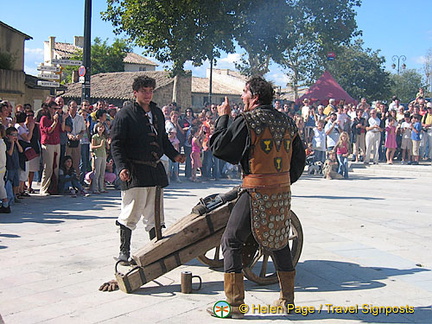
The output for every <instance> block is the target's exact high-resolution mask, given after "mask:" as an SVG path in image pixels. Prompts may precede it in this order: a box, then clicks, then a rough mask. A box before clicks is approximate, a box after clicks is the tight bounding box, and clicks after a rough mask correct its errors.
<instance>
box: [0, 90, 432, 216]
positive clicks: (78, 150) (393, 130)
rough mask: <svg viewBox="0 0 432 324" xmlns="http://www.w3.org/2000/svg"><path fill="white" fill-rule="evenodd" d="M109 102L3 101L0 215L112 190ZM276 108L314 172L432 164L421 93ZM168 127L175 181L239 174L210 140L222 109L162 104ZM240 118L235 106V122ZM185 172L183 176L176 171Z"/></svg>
mask: <svg viewBox="0 0 432 324" xmlns="http://www.w3.org/2000/svg"><path fill="white" fill-rule="evenodd" d="M130 104H131V102H125V103H124V104H123V107H115V106H114V105H110V104H108V103H107V102H105V101H102V100H101V101H98V102H96V103H95V104H93V105H92V104H90V102H89V101H87V100H84V101H83V102H82V103H81V104H80V105H78V103H77V102H76V101H74V100H72V101H70V102H68V103H67V105H65V102H64V99H63V98H62V97H52V96H49V97H48V98H47V99H46V100H45V102H44V103H43V104H42V105H41V107H40V109H37V110H36V111H35V110H34V109H33V107H32V106H31V105H30V104H25V105H20V104H18V105H16V106H15V107H13V106H12V105H11V104H10V103H9V102H8V101H1V102H0V137H1V138H0V173H2V174H3V176H1V177H0V199H1V206H0V213H8V212H10V205H11V204H13V203H19V202H20V200H21V199H23V198H25V197H28V196H30V194H34V193H36V191H35V189H33V183H34V182H35V181H37V182H40V191H39V194H40V195H51V194H68V195H71V197H76V196H77V195H83V196H88V195H89V194H101V193H102V194H103V193H106V192H107V191H106V185H107V184H111V185H113V186H114V187H115V188H117V187H118V184H117V182H118V177H117V175H116V170H115V165H114V164H113V161H112V158H111V155H110V142H111V140H110V127H111V121H112V120H113V119H114V118H115V115H116V113H117V111H118V109H127V108H124V107H127V106H128V105H130ZM274 107H275V109H277V110H279V111H281V112H284V113H286V114H287V115H289V116H290V117H291V118H293V119H294V121H295V123H296V125H297V127H298V129H299V134H300V136H301V138H302V140H303V142H304V145H305V148H306V153H307V155H308V164H309V166H310V167H309V169H310V170H311V172H315V173H316V172H317V171H319V173H324V175H325V176H326V177H327V178H342V177H343V178H348V161H349V160H351V161H353V162H362V163H364V164H370V163H374V164H376V163H379V162H385V163H387V164H393V163H394V162H395V161H400V163H401V164H418V163H419V162H420V161H431V158H432V126H431V125H432V103H431V102H427V101H426V100H425V99H424V98H423V93H422V91H420V92H419V93H418V94H417V97H416V99H415V100H414V101H412V102H410V103H409V104H408V105H406V106H404V105H402V104H401V103H400V101H399V99H398V98H397V97H393V98H392V101H391V103H390V104H389V105H386V104H385V103H383V102H380V101H375V102H373V103H372V104H369V103H368V102H367V101H366V99H365V98H362V99H361V100H360V103H359V104H358V105H354V104H351V103H345V102H344V101H343V100H339V101H337V99H336V98H332V99H330V100H329V101H328V104H326V105H323V104H321V103H320V102H310V101H309V100H308V99H305V100H304V101H303V102H302V105H300V106H299V107H296V106H295V105H294V103H290V104H288V103H284V104H282V102H281V101H279V100H276V101H275V103H274ZM161 109H162V111H163V113H164V116H165V130H166V133H167V135H168V138H169V140H170V141H171V143H172V144H173V145H174V147H175V148H176V149H177V150H179V151H180V152H182V153H184V154H185V156H186V162H185V164H184V166H183V167H182V168H180V165H179V163H178V162H172V161H170V160H169V159H168V158H167V157H165V156H164V157H162V159H161V160H162V163H164V166H165V169H166V171H167V174H168V177H169V179H170V181H172V182H177V183H181V182H182V181H192V182H200V181H208V180H219V179H221V178H240V176H241V175H240V169H239V167H238V166H237V165H232V164H230V163H227V162H224V161H221V160H219V159H217V158H216V157H214V156H213V154H212V152H211V150H210V148H209V139H210V137H211V135H212V133H213V131H214V125H215V121H216V119H217V117H218V116H217V106H216V105H215V104H209V105H207V106H206V107H204V108H202V109H200V110H199V111H197V110H194V109H192V108H186V109H185V110H184V112H182V108H181V107H179V106H177V105H176V104H175V103H171V104H168V105H165V106H163V107H162V108H161ZM241 112H242V104H234V105H233V106H232V112H231V119H232V120H233V119H234V118H235V117H236V116H237V115H238V114H239V113H241ZM180 170H182V172H181V171H180Z"/></svg>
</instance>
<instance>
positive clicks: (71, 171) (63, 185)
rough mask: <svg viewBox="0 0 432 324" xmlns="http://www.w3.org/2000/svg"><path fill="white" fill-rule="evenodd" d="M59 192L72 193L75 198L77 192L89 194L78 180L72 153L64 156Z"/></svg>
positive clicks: (60, 172) (60, 170) (60, 169)
mask: <svg viewBox="0 0 432 324" xmlns="http://www.w3.org/2000/svg"><path fill="white" fill-rule="evenodd" d="M59 193H60V194H67V193H70V194H71V195H72V197H73V198H76V193H80V194H82V195H83V196H87V195H88V194H87V192H85V191H84V189H83V187H82V185H81V183H80V182H79V180H78V177H77V174H76V171H75V168H74V167H73V160H72V157H71V156H70V155H66V156H65V157H64V158H63V163H62V165H61V166H60V168H59Z"/></svg>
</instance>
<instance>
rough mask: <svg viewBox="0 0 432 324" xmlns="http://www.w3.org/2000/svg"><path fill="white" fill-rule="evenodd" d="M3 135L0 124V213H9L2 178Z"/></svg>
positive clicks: (4, 133) (3, 166)
mask: <svg viewBox="0 0 432 324" xmlns="http://www.w3.org/2000/svg"><path fill="white" fill-rule="evenodd" d="M5 135H6V132H5V128H4V126H3V125H2V124H0V199H1V201H2V204H1V207H0V213H10V212H11V209H10V206H9V200H8V198H7V193H6V188H5V181H4V176H5V173H6V144H5V141H4V140H3V138H4V137H5Z"/></svg>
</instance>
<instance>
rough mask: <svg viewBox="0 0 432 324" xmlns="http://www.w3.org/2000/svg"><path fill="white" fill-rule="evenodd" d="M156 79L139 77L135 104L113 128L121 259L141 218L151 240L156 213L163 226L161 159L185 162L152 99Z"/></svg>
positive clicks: (125, 258)
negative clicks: (119, 206) (117, 176)
mask: <svg viewBox="0 0 432 324" xmlns="http://www.w3.org/2000/svg"><path fill="white" fill-rule="evenodd" d="M155 88H156V81H155V80H154V79H152V78H150V77H147V76H140V77H137V78H136V79H135V80H134V83H133V85H132V89H133V93H134V96H135V99H136V101H135V103H134V104H133V106H132V105H131V106H129V107H127V108H124V109H121V110H120V111H119V112H118V113H117V114H116V118H115V119H114V122H113V125H112V128H111V152H112V155H113V158H114V162H115V164H116V166H117V170H118V172H119V177H120V180H121V185H120V186H121V197H122V204H121V212H120V215H119V217H118V219H117V221H116V224H117V225H118V226H120V240H121V244H120V254H119V257H118V260H119V261H123V262H125V263H127V262H128V261H129V258H130V241H131V235H132V230H134V229H135V228H136V224H137V223H138V221H139V220H140V219H141V218H142V219H143V222H144V225H145V230H146V231H148V232H149V234H150V239H153V238H154V237H155V236H156V232H155V214H156V213H159V214H160V223H161V225H163V222H164V218H163V199H162V197H163V191H162V188H164V187H166V186H167V185H168V178H167V173H166V171H165V168H164V167H163V165H162V163H161V161H160V158H161V157H162V155H164V154H165V155H166V156H168V157H169V158H170V159H171V160H172V161H176V162H181V163H182V162H184V156H183V155H181V154H180V153H179V152H178V151H176V150H175V149H174V147H173V146H172V145H171V142H170V141H169V139H168V136H167V134H166V132H165V118H164V115H163V113H162V111H161V110H160V109H159V108H158V107H157V106H156V103H154V102H153V101H152V98H153V91H154V89H155Z"/></svg>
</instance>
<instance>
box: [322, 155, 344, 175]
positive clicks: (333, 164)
mask: <svg viewBox="0 0 432 324" xmlns="http://www.w3.org/2000/svg"><path fill="white" fill-rule="evenodd" d="M337 170H338V163H337V161H336V155H335V152H334V151H329V152H328V157H327V160H325V162H324V166H323V177H324V178H326V179H327V180H332V179H342V178H343V176H342V175H341V174H339V173H338V172H337Z"/></svg>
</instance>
